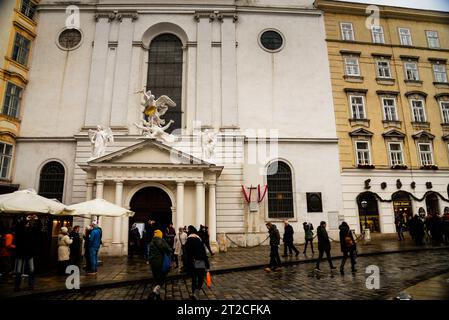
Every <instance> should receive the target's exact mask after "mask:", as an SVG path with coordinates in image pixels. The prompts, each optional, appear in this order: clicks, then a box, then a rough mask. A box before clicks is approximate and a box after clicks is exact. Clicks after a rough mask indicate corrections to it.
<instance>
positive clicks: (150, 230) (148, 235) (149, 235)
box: [143, 219, 157, 264]
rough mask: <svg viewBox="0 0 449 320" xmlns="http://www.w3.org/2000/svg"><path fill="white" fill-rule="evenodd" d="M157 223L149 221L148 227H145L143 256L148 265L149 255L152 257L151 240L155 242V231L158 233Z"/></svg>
mask: <svg viewBox="0 0 449 320" xmlns="http://www.w3.org/2000/svg"><path fill="white" fill-rule="evenodd" d="M156 230H157V229H156V222H155V221H154V220H151V219H150V220H148V222H147V224H146V226H145V236H144V237H143V239H144V249H143V250H144V251H143V256H144V259H145V261H146V264H149V263H150V261H149V255H150V243H151V240H153V236H154V231H156Z"/></svg>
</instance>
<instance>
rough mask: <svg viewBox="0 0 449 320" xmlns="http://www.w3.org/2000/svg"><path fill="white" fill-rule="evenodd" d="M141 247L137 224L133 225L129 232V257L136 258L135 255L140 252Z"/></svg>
mask: <svg viewBox="0 0 449 320" xmlns="http://www.w3.org/2000/svg"><path fill="white" fill-rule="evenodd" d="M139 245H140V232H139V229H138V228H137V224H135V223H133V225H132V226H131V231H130V232H129V256H130V258H133V257H134V254H136V253H137V252H138V249H139Z"/></svg>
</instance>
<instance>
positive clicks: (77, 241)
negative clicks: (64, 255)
mask: <svg viewBox="0 0 449 320" xmlns="http://www.w3.org/2000/svg"><path fill="white" fill-rule="evenodd" d="M79 232H80V226H74V227H73V229H72V231H71V232H70V234H69V237H70V239H72V240H73V241H72V244H71V245H70V263H71V264H74V265H78V264H79V263H80V259H81V237H80V234H79Z"/></svg>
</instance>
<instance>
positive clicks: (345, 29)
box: [340, 22, 354, 41]
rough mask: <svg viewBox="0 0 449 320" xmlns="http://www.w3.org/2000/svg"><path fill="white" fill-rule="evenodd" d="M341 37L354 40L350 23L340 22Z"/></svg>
mask: <svg viewBox="0 0 449 320" xmlns="http://www.w3.org/2000/svg"><path fill="white" fill-rule="evenodd" d="M340 29H341V38H342V39H343V40H347V41H354V30H353V29H352V23H350V22H342V23H340Z"/></svg>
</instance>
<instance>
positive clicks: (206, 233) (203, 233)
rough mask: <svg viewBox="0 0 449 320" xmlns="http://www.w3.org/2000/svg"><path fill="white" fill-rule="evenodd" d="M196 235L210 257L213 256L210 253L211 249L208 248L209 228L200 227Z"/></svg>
mask: <svg viewBox="0 0 449 320" xmlns="http://www.w3.org/2000/svg"><path fill="white" fill-rule="evenodd" d="M198 235H199V236H200V238H201V240H202V241H203V243H204V245H205V246H206V248H207V250H208V251H209V253H210V255H211V256H213V255H214V253H213V252H212V249H211V247H210V239H209V227H207V226H203V225H200V231H198Z"/></svg>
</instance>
